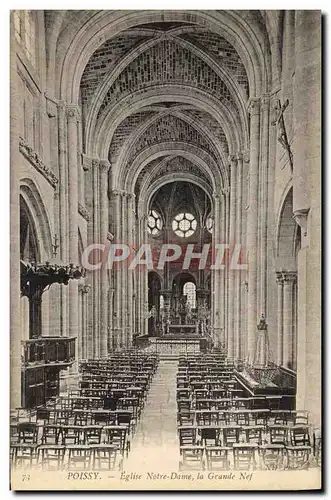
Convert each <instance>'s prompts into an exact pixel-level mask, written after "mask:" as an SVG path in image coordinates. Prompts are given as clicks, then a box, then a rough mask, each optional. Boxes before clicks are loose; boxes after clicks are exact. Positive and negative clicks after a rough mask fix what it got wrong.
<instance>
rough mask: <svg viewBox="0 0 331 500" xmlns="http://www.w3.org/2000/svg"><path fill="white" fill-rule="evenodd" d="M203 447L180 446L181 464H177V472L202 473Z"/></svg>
mask: <svg viewBox="0 0 331 500" xmlns="http://www.w3.org/2000/svg"><path fill="white" fill-rule="evenodd" d="M203 452H204V447H203V446H181V447H180V454H181V457H182V460H181V462H179V470H180V471H182V470H201V471H203V470H204V468H205V466H204V460H203Z"/></svg>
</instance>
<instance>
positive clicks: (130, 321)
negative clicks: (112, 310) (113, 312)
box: [126, 193, 139, 346]
mask: <svg viewBox="0 0 331 500" xmlns="http://www.w3.org/2000/svg"><path fill="white" fill-rule="evenodd" d="M134 205H135V195H134V194H133V193H129V194H128V213H127V219H128V231H127V236H128V239H127V244H128V245H129V247H130V248H133V246H134V241H133V227H134V219H135V212H134ZM126 269H127V306H128V335H129V338H128V345H129V346H132V339H133V333H134V331H133V330H134V321H133V315H134V311H133V273H134V271H131V270H130V269H129V266H128V265H127V266H126ZM138 272H139V271H138Z"/></svg>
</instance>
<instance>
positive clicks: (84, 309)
mask: <svg viewBox="0 0 331 500" xmlns="http://www.w3.org/2000/svg"><path fill="white" fill-rule="evenodd" d="M90 290H91V285H89V284H88V283H84V282H82V283H79V285H78V291H79V301H80V332H79V338H78V339H77V340H78V342H77V350H78V353H77V358H78V361H79V360H81V359H86V358H88V357H89V355H88V346H87V314H88V301H87V296H88V293H89V291H90Z"/></svg>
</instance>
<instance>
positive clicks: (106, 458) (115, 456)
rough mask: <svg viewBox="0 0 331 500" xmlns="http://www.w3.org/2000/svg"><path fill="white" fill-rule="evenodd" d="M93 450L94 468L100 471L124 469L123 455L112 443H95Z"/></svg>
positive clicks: (92, 446)
mask: <svg viewBox="0 0 331 500" xmlns="http://www.w3.org/2000/svg"><path fill="white" fill-rule="evenodd" d="M90 448H91V451H92V468H93V470H98V471H109V470H122V467H123V457H122V455H121V454H120V456H119V451H118V449H117V448H116V446H113V445H111V444H93V445H91V447H90Z"/></svg>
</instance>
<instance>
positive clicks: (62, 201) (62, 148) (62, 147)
mask: <svg viewBox="0 0 331 500" xmlns="http://www.w3.org/2000/svg"><path fill="white" fill-rule="evenodd" d="M57 110H58V136H59V139H58V143H59V146H58V147H59V185H58V189H59V234H60V239H59V256H60V261H61V262H63V263H64V264H66V263H67V262H68V259H69V255H68V214H67V212H68V210H67V208H68V186H67V140H66V106H65V103H64V101H59V103H58V106H57ZM60 311H61V312H60V315H59V316H60V321H61V322H60V332H61V335H67V332H68V287H66V286H60Z"/></svg>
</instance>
